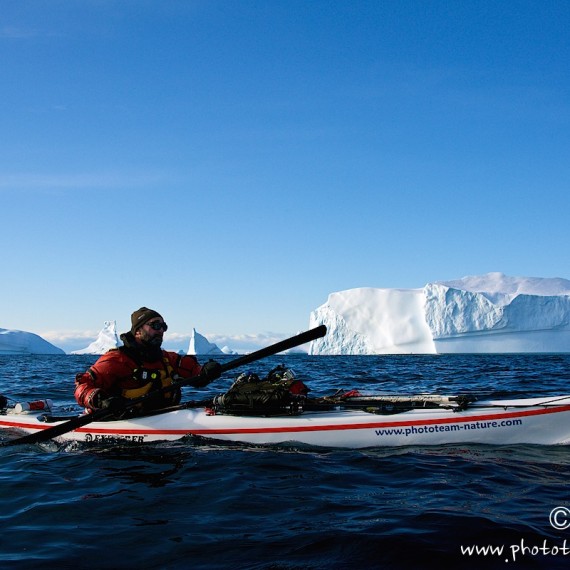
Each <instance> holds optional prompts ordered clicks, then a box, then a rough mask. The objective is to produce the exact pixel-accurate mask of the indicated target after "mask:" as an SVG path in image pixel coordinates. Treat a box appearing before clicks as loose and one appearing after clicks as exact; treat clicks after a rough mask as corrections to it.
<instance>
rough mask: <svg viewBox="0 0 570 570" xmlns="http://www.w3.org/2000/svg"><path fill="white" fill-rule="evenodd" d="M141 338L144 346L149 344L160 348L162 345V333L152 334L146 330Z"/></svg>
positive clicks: (151, 346)
mask: <svg viewBox="0 0 570 570" xmlns="http://www.w3.org/2000/svg"><path fill="white" fill-rule="evenodd" d="M140 340H141V342H142V344H143V345H144V346H148V347H149V348H160V347H161V346H162V335H158V334H155V335H151V334H149V333H148V332H146V331H144V330H143V331H142V334H141V335H140Z"/></svg>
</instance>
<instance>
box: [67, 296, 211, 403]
mask: <svg viewBox="0 0 570 570" xmlns="http://www.w3.org/2000/svg"><path fill="white" fill-rule="evenodd" d="M167 329H168V326H167V324H166V323H165V322H164V319H163V318H162V316H161V315H160V314H159V313H158V312H157V311H155V310H153V309H149V308H147V307H141V308H140V309H138V310H137V311H135V312H134V313H133V314H132V315H131V330H130V331H129V332H127V333H123V334H122V335H121V336H120V338H121V340H122V341H123V346H120V347H118V348H115V349H111V350H109V351H108V352H106V353H105V354H104V355H103V356H101V357H100V358H99V359H98V360H97V362H95V364H93V366H91V367H90V368H89V369H88V370H87V371H86V372H83V373H80V374H77V376H76V378H75V399H76V400H77V402H78V404H79V405H80V406H83V407H84V408H86V409H87V411H89V412H92V411H94V410H99V409H101V408H106V409H109V410H110V411H112V412H115V413H119V412H122V411H123V410H124V409H125V403H126V401H127V400H126V399H127V398H138V397H140V396H143V395H145V394H147V393H149V392H151V391H152V390H156V389H158V388H162V387H166V386H170V385H171V384H172V383H173V382H174V381H175V380H176V378H177V377H178V378H193V377H197V379H196V381H194V382H192V384H191V385H192V386H194V387H197V388H201V387H203V386H206V385H207V384H209V383H210V382H212V380H215V379H216V378H219V376H220V374H221V365H220V364H219V363H218V362H216V361H214V360H210V361H209V362H206V363H205V364H204V365H203V366H200V364H199V363H198V361H197V360H196V358H195V357H194V356H190V355H186V356H183V355H180V354H177V353H176V352H169V351H167V350H163V349H162V348H161V346H162V340H163V335H164V333H165V332H166V330H167ZM180 398H181V394H180V389H173V390H171V391H163V392H161V393H159V394H156V395H155V396H152V397H151V396H149V398H148V400H147V401H145V405H144V411H148V410H156V409H161V408H165V407H168V406H172V405H175V404H177V403H179V402H180ZM139 411H140V410H139Z"/></svg>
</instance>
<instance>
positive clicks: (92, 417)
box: [0, 325, 327, 447]
mask: <svg viewBox="0 0 570 570" xmlns="http://www.w3.org/2000/svg"><path fill="white" fill-rule="evenodd" d="M326 332H327V328H326V327H325V325H321V326H318V327H316V328H314V329H310V330H308V331H305V332H303V333H300V334H298V335H295V336H292V337H291V338H288V339H285V340H282V341H279V342H276V343H275V344H272V345H271V346H267V347H266V348H262V349H260V350H257V351H255V352H252V353H250V354H245V355H243V356H240V357H239V358H236V359H234V360H232V361H230V362H227V363H225V364H222V365H221V372H222V374H223V373H224V372H227V371H228V370H233V369H234V368H239V367H240V366H244V365H246V364H250V363H252V362H255V361H256V360H261V359H262V358H265V357H267V356H273V355H274V354H277V353H279V352H283V351H284V350H289V349H290V348H294V347H296V346H300V345H301V344H305V343H307V342H310V341H312V340H315V339H317V338H320V337H323V336H325V334H326ZM199 378H200V377H199V376H194V377H192V378H181V379H180V380H177V381H176V382H173V383H172V384H171V385H170V386H164V387H163V388H160V389H159V390H153V391H152V392H149V393H148V394H145V395H144V396H141V397H140V398H133V399H132V400H127V401H126V402H125V404H124V406H123V407H122V409H120V410H114V411H110V410H96V411H95V412H93V413H91V414H82V415H81V416H77V417H76V418H73V419H71V420H68V421H66V422H63V423H61V424H58V425H56V426H52V427H50V428H46V429H43V430H41V431H38V432H36V433H30V434H28V435H24V436H23V437H20V438H17V439H13V440H11V441H6V442H1V443H0V447H6V446H10V445H20V444H24V443H39V442H41V441H47V440H49V439H53V438H54V437H57V436H59V435H62V434H64V433H67V432H70V431H73V430H74V429H77V428H80V427H83V426H85V425H87V424H90V423H91V422H96V421H99V420H104V419H107V418H109V417H111V416H113V415H114V414H115V413H120V412H123V411H126V410H130V409H131V408H134V407H135V406H137V405H139V404H141V403H144V402H145V401H146V400H148V399H150V398H152V397H153V396H155V395H156V394H159V393H161V392H167V391H170V390H172V389H176V388H180V387H182V386H186V385H188V384H192V382H195V381H196V380H198V379H199Z"/></svg>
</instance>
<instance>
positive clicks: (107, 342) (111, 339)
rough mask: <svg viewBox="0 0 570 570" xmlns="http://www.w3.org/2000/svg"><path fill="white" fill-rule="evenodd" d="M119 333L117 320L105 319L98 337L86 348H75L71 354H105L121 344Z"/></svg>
mask: <svg viewBox="0 0 570 570" xmlns="http://www.w3.org/2000/svg"><path fill="white" fill-rule="evenodd" d="M121 345H122V342H121V341H120V340H119V336H118V335H117V321H105V323H104V324H103V328H102V329H101V331H100V332H99V335H98V336H97V338H96V339H95V340H94V341H93V342H92V343H91V344H90V345H89V346H87V347H86V348H82V349H81V350H74V351H73V352H71V353H70V354H105V353H106V352H107V351H108V350H111V349H112V348H117V347H118V346H121Z"/></svg>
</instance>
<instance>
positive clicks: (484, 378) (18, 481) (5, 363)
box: [0, 355, 570, 570]
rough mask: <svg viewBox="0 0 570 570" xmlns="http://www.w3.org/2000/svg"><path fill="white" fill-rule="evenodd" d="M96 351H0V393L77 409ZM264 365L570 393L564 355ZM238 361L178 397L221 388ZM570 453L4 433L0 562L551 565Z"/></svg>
mask: <svg viewBox="0 0 570 570" xmlns="http://www.w3.org/2000/svg"><path fill="white" fill-rule="evenodd" d="M227 358H229V357H227ZM225 359H226V357H224V360H225ZM93 361H94V358H93V357H89V356H71V355H69V356H52V357H46V356H27V357H9V356H1V357H0V392H1V393H2V394H4V395H5V396H8V397H10V398H11V399H12V400H14V401H29V400H34V399H39V398H46V397H47V398H51V399H52V400H53V401H54V402H55V403H56V404H57V406H58V408H59V410H61V411H66V412H70V411H74V410H77V411H79V409H78V408H77V407H76V406H75V404H74V401H73V397H72V392H73V378H74V376H75V374H76V373H77V372H79V371H83V370H84V369H86V368H87V367H88V366H89V365H90V364H91V363H92V362H93ZM276 364H285V365H286V366H288V367H291V368H293V369H294V370H295V372H296V374H297V376H298V377H300V378H302V379H303V380H304V381H305V382H306V383H307V384H308V385H309V387H310V388H311V389H312V395H325V394H330V393H332V392H333V391H335V390H336V389H339V388H344V389H351V388H359V389H364V390H367V391H378V392H379V391H382V392H389V393H401V394H405V393H410V392H418V391H421V392H431V393H440V394H441V393H443V394H455V393H475V394H480V395H483V394H484V395H493V396H497V397H502V396H505V397H507V396H508V397H511V396H512V397H514V396H519V397H525V396H541V395H544V394H550V395H553V394H566V393H570V385H569V379H570V355H443V356H377V357H376V356H374V357H373V356H361V357H323V356H321V357H314V356H306V355H285V356H277V357H272V358H267V359H265V360H263V361H261V362H259V363H257V364H256V365H251V366H250V369H252V370H254V371H256V372H258V373H259V374H265V373H266V372H267V371H269V369H270V368H271V367H273V366H275V365H276ZM238 372H239V371H235V374H237V373H238ZM235 374H231V373H227V374H226V375H224V376H223V377H222V378H220V379H219V380H217V381H216V382H215V383H214V384H212V385H211V386H210V387H208V389H206V390H202V391H197V390H193V389H186V390H185V395H186V398H187V399H196V398H202V397H203V396H206V395H209V394H217V393H221V392H223V391H225V389H227V388H228V387H229V385H230V384H231V381H232V380H233V379H234V377H235ZM14 436H15V434H9V433H0V438H2V439H3V440H5V439H7V438H9V437H14ZM569 467H570V449H569V448H567V447H560V446H552V447H550V446H514V447H513V446H509V447H501V446H472V445H469V446H468V445H465V446H461V445H459V446H457V445H456V446H441V447H423V448H422V447H399V448H378V449H367V450H358V451H350V450H348V451H347V450H335V449H310V448H306V447H296V446H284V447H277V448H275V447H274V448H272V447H254V446H245V445H243V446H242V445H228V444H215V443H211V442H210V443H209V442H206V441H204V440H199V439H194V438H188V439H186V440H183V441H180V442H174V443H168V444H166V443H159V444H147V445H146V446H139V447H136V446H117V445H108V446H106V447H105V446H101V447H97V448H93V447H89V448H82V447H81V446H80V445H71V444H66V445H59V444H57V443H55V442H47V443H43V444H38V445H26V446H14V447H5V448H0V489H1V495H0V497H1V502H0V520H1V522H2V527H1V529H2V530H1V532H0V568H10V569H12V568H16V569H21V568H39V567H41V568H49V569H51V568H59V569H61V568H74V569H76V568H82V569H83V568H86V569H91V568H93V569H95V568H97V569H130V568H145V569H170V568H173V569H178V568H180V569H186V568H220V569H225V568H228V569H234V568H235V569H250V568H251V569H264V570H265V569H283V570H285V569H287V570H293V569H323V570H324V569H344V568H346V569H348V568H396V569H398V568H427V567H430V568H431V567H435V566H436V565H442V564H443V565H445V566H444V567H451V565H452V564H453V565H455V564H457V565H461V567H463V568H563V567H567V566H568V565H569V563H570V528H562V527H565V526H566V525H565V524H564V523H565V521H566V519H568V523H569V525H570V510H569V507H570V484H569V483H570V482H569V473H570V469H569ZM553 511H554V512H556V513H557V514H558V515H559V516H558V518H556V519H555V520H556V521H557V523H559V524H557V525H556V526H557V527H561V528H554V526H553V525H552V524H551V522H550V520H551V513H552V512H553Z"/></svg>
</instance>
